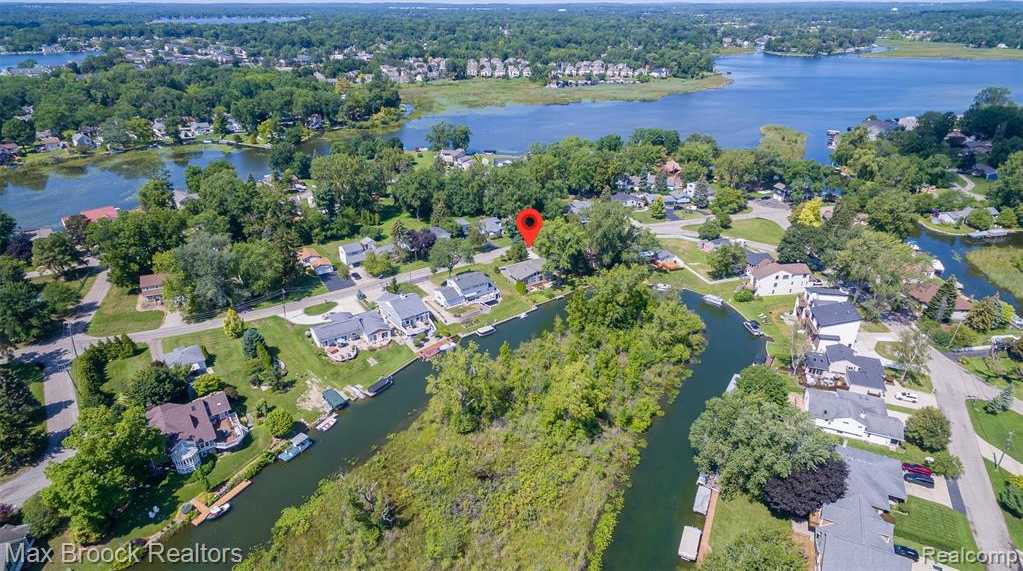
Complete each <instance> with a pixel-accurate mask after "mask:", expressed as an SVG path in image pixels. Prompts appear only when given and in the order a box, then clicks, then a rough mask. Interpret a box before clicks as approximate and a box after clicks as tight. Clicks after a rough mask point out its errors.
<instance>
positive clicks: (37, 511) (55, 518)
mask: <svg viewBox="0 0 1023 571" xmlns="http://www.w3.org/2000/svg"><path fill="white" fill-rule="evenodd" d="M21 519H22V521H23V522H24V523H25V524H27V525H28V528H29V530H30V531H31V532H32V536H33V537H35V538H36V539H37V540H38V539H45V538H49V537H52V536H54V535H56V534H57V532H58V531H60V530H61V528H62V527H63V526H64V518H63V517H62V516H61V515H60V512H58V511H57V510H55V509H53V508H51V507H50V506H48V505H46V502H45V501H44V500H43V496H42V494H41V493H36V494H34V495H32V497H30V498H29V499H27V500H25V504H24V505H23V506H21Z"/></svg>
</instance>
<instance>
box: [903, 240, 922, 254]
mask: <svg viewBox="0 0 1023 571" xmlns="http://www.w3.org/2000/svg"><path fill="white" fill-rule="evenodd" d="M906 245H907V246H909V249H911V250H913V251H914V252H919V251H920V244H917V243H916V242H914V241H912V240H907V241H906Z"/></svg>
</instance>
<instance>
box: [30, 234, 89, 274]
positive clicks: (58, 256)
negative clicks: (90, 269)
mask: <svg viewBox="0 0 1023 571" xmlns="http://www.w3.org/2000/svg"><path fill="white" fill-rule="evenodd" d="M81 263H82V254H81V252H79V251H78V248H75V245H74V244H73V243H72V242H71V239H70V238H68V236H67V234H65V233H64V232H54V233H53V234H50V235H49V236H47V237H45V238H39V239H37V240H35V241H34V242H32V265H34V266H35V267H37V268H39V269H40V270H48V271H50V272H52V273H53V274H56V275H59V276H64V275H65V274H66V273H67V272H68V271H69V270H71V269H73V268H76V267H78V265H79V264H81Z"/></svg>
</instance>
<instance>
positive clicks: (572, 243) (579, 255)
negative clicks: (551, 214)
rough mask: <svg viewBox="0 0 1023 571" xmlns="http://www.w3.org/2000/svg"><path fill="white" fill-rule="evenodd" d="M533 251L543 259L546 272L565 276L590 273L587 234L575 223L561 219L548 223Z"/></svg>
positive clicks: (537, 239) (545, 224)
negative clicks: (587, 256) (587, 255)
mask: <svg viewBox="0 0 1023 571" xmlns="http://www.w3.org/2000/svg"><path fill="white" fill-rule="evenodd" d="M533 249H534V250H536V252H537V253H538V254H539V255H540V256H542V257H543V259H544V270H545V271H548V272H552V273H558V274H563V275H585V274H587V273H589V271H590V266H589V262H588V261H587V259H586V232H585V231H584V230H583V228H582V226H581V225H579V224H577V223H575V222H569V221H567V220H564V219H561V218H555V219H554V220H548V221H546V222H545V223H544V225H543V228H541V229H540V234H539V235H537V237H536V242H535V243H534V244H533Z"/></svg>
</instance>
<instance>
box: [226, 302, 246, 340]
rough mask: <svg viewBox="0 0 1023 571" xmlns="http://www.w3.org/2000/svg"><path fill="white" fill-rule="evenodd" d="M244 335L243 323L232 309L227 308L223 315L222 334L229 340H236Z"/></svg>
mask: <svg viewBox="0 0 1023 571" xmlns="http://www.w3.org/2000/svg"><path fill="white" fill-rule="evenodd" d="M244 333H245V322H244V321H243V320H242V318H241V317H240V316H239V315H238V312H237V311H235V310H234V308H228V310H227V314H225V315H224V334H225V335H227V336H228V337H230V338H231V339H237V338H239V337H241V336H242V334H244Z"/></svg>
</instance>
